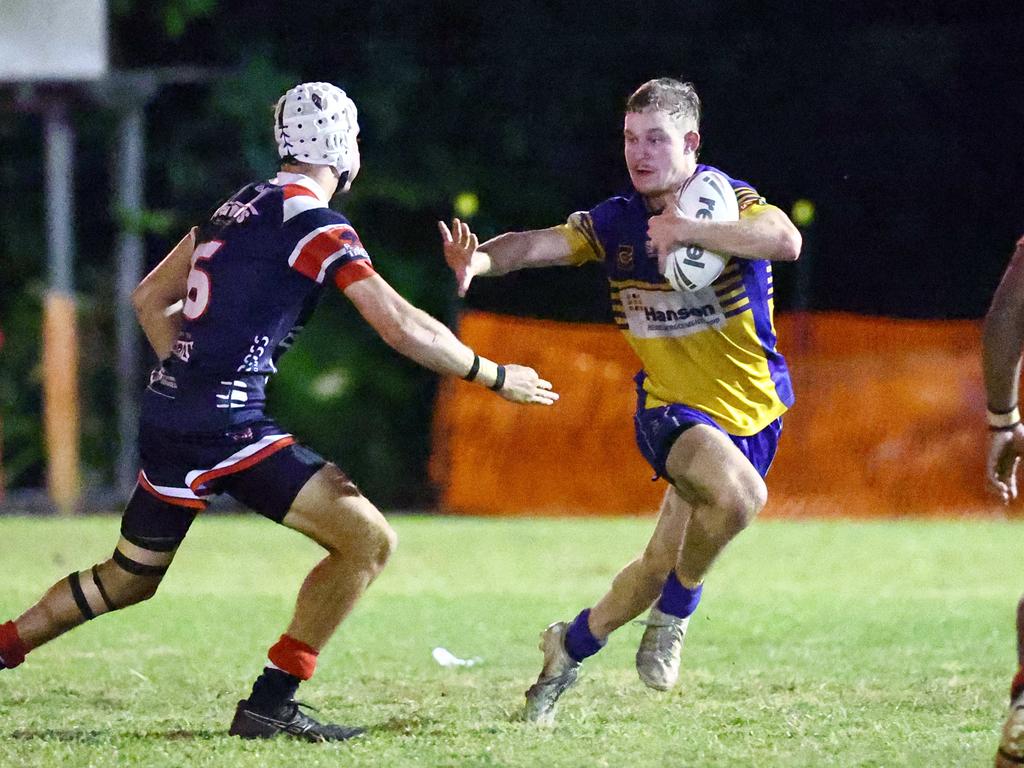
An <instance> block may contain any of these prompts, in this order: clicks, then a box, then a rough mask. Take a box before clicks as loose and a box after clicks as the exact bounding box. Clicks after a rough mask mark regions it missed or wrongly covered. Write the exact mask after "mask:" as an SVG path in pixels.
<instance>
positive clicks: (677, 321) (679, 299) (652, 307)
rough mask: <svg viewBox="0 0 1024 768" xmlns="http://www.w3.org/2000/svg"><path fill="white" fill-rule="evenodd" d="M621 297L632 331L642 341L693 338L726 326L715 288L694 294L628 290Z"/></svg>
mask: <svg viewBox="0 0 1024 768" xmlns="http://www.w3.org/2000/svg"><path fill="white" fill-rule="evenodd" d="M621 296H622V307H623V312H624V314H625V316H626V322H627V324H628V325H629V332H630V333H631V334H632V335H633V336H635V337H637V338H639V339H655V338H671V337H677V336H690V335H692V334H695V333H700V332H701V331H707V330H710V329H712V328H721V327H722V326H724V325H725V317H724V315H723V314H722V308H721V306H719V304H718V298H717V297H716V296H715V292H714V290H713V289H711V288H704V289H703V290H700V291H694V292H692V293H690V292H687V293H684V292H682V291H648V290H644V289H642V288H626V289H624V290H623V291H622V293H621Z"/></svg>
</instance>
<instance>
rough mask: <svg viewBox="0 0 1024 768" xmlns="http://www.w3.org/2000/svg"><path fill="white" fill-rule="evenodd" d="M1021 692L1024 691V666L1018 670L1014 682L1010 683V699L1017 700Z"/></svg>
mask: <svg viewBox="0 0 1024 768" xmlns="http://www.w3.org/2000/svg"><path fill="white" fill-rule="evenodd" d="M1021 693H1024V667H1021V668H1020V669H1018V670H1017V674H1016V675H1014V676H1013V682H1012V683H1010V701H1014V700H1016V698H1017V697H1018V696H1020V695H1021Z"/></svg>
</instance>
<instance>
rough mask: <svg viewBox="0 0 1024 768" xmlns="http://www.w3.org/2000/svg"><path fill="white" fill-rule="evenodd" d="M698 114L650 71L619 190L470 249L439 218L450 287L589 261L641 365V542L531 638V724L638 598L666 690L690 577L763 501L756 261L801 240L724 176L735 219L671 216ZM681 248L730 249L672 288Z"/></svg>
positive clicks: (690, 97) (767, 345)
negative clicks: (664, 484) (561, 218)
mask: <svg viewBox="0 0 1024 768" xmlns="http://www.w3.org/2000/svg"><path fill="white" fill-rule="evenodd" d="M699 124H700V101H699V99H698V97H697V94H696V92H695V91H694V89H693V86H692V85H690V84H689V83H682V82H679V81H677V80H672V79H669V78H662V79H658V80H651V81H649V82H647V83H645V84H644V85H642V86H640V88H638V89H637V90H636V91H635V92H634V93H633V94H632V95H631V96H630V98H629V100H628V102H627V105H626V114H625V126H624V133H623V135H624V140H625V159H626V166H627V169H628V171H629V176H630V180H631V181H632V184H633V190H632V192H631V194H628V195H625V196H621V197H613V198H610V199H608V200H606V201H604V202H602V203H601V204H599V205H598V206H596V207H595V208H593V209H591V210H590V211H582V212H578V213H574V214H572V216H570V217H569V220H568V222H567V223H566V224H562V225H559V226H555V227H551V228H549V229H542V230H534V231H528V232H509V233H506V234H503V235H499V236H498V237H495V238H493V239H492V240H489V241H488V242H486V243H483V244H482V245H479V244H478V242H477V239H476V236H475V235H474V234H473V233H472V232H470V230H469V228H468V227H467V226H466V224H465V223H464V222H460V221H458V220H454V221H453V222H452V227H451V229H449V228H448V227H447V226H446V225H445V224H444V223H439V228H440V230H441V235H442V240H443V242H444V248H445V257H446V259H447V261H448V264H449V266H450V267H451V268H452V269H453V271H454V272H455V276H456V279H457V282H458V286H459V291H460V293H463V294H464V293H465V291H466V289H467V288H468V287H469V284H470V281H471V280H472V279H473V278H474V277H477V276H486V275H502V274H505V273H507V272H511V271H513V270H517V269H524V268H528V267H547V266H557V265H578V264H583V263H585V262H588V261H598V262H602V263H603V264H604V268H605V270H606V273H607V277H608V283H609V288H610V292H611V302H612V310H613V314H614V316H615V322H616V324H617V326H618V327H619V328H620V329H621V330H622V331H623V333H624V334H625V336H626V339H627V340H628V341H629V343H630V345H631V346H632V347H633V349H634V351H635V352H636V353H637V356H638V357H639V358H640V360H641V362H642V364H643V369H642V370H641V371H640V373H638V374H637V376H636V388H637V400H638V402H637V409H636V416H635V425H636V438H637V443H638V445H639V448H640V450H641V452H642V453H643V455H644V456H645V457H646V459H647V460H648V461H649V462H650V464H651V466H652V467H653V468H654V471H655V473H656V475H657V476H660V477H663V478H665V479H666V480H667V481H668V483H669V485H668V488H667V489H666V492H665V496H664V500H663V502H662V505H661V511H660V514H659V516H658V520H657V524H656V526H655V529H654V533H653V535H652V536H651V539H650V542H649V543H648V544H647V546H646V548H645V549H644V551H643V552H642V553H641V554H640V555H639V556H638V557H637V558H636V559H635V560H633V561H632V562H631V563H629V564H628V565H627V566H626V567H625V568H623V569H622V570H621V571H620V572H619V574H618V575H617V576H616V577H615V579H614V580H613V581H612V585H611V589H610V590H609V591H608V593H607V594H605V595H604V597H602V598H601V599H600V600H599V601H598V602H597V603H595V604H594V605H593V606H592V607H591V608H588V609H585V610H583V611H582V612H580V614H579V615H578V616H576V618H575V619H573V620H571V621H568V622H556V623H554V624H552V625H551V626H549V627H548V628H547V629H546V630H545V631H544V632H543V633H542V634H541V650H543V652H544V665H543V669H542V671H541V673H540V677H539V678H538V680H537V682H536V683H535V684H534V685H533V686H532V687H531V688H530V689H529V690H528V691H527V693H526V699H527V701H526V719H527V720H530V721H533V722H538V723H550V722H553V718H554V713H555V706H556V703H557V701H558V698H559V696H561V694H562V693H563V692H564V691H565V690H566V689H567V688H569V687H570V686H571V685H572V684H573V683H574V682H575V681H576V676H577V673H578V669H579V666H580V662H582V661H583V660H584V659H585V658H587V657H588V656H591V655H593V654H595V653H597V652H598V650H600V648H601V647H602V646H603V645H604V644H605V641H606V640H607V638H608V635H609V634H610V633H611V632H612V631H613V630H615V629H616V628H618V627H620V626H622V625H623V624H625V623H626V622H628V621H629V620H631V619H633V618H635V617H636V616H638V615H640V614H641V613H642V612H643V611H645V610H647V609H648V608H650V613H649V615H648V617H647V619H646V621H645V622H644V623H645V624H646V630H645V631H644V635H643V639H642V640H641V643H640V647H639V650H638V651H637V654H636V665H637V672H638V673H639V675H640V677H641V679H642V680H643V681H644V683H646V684H647V685H648V686H650V687H652V688H655V689H659V690H667V689H669V688H671V687H672V686H673V685H674V684H675V683H676V680H677V679H678V675H679V663H680V652H681V650H682V645H683V638H684V636H685V633H686V628H687V623H688V622H689V617H690V616H691V615H692V614H693V612H694V610H695V609H696V607H697V603H698V602H699V600H700V596H701V589H702V583H703V580H704V576H705V574H706V573H707V571H708V569H709V567H710V566H711V564H712V562H713V561H714V559H715V558H716V557H717V556H718V554H719V553H720V552H721V551H722V549H723V548H724V547H725V546H726V545H727V544H728V543H729V541H731V540H732V538H733V537H734V536H736V535H737V534H738V533H739V532H740V531H742V530H743V529H744V528H745V527H746V526H747V525H748V524H749V523H750V521H751V520H752V519H753V518H754V516H755V515H757V513H758V512H759V511H760V510H761V508H762V507H763V506H764V504H765V500H766V496H767V490H766V488H765V483H764V479H763V478H764V476H765V474H766V473H767V471H768V467H769V465H770V464H771V462H772V458H773V457H774V455H775V450H776V447H777V443H778V438H779V432H780V430H781V426H782V421H781V417H782V414H783V413H784V412H785V411H786V410H787V408H788V407H789V406H790V404H791V403H792V401H793V393H792V387H791V385H790V379H789V374H788V372H787V369H786V363H785V360H784V359H783V358H782V355H780V354H779V353H778V352H777V351H776V349H775V330H774V324H773V320H772V313H773V300H772V296H773V293H772V271H771V263H770V262H771V261H792V260H794V259H796V258H797V256H798V255H799V252H800V245H801V238H800V233H799V231H798V230H797V229H796V227H795V226H793V224H792V223H791V222H790V221H789V219H788V218H787V217H786V215H785V214H784V213H783V212H782V211H781V210H779V209H778V208H776V207H774V206H771V205H768V204H766V202H765V200H764V199H763V198H762V197H761V196H760V195H758V193H757V192H755V191H754V189H753V188H752V187H751V186H750V185H748V184H747V183H746V182H742V181H735V180H734V181H732V182H731V183H732V186H733V189H734V191H735V194H736V198H737V202H738V206H739V209H740V218H739V221H736V222H722V221H709V220H697V219H689V218H686V217H684V216H683V215H682V214H681V212H680V210H679V209H678V207H677V205H676V202H677V200H678V195H679V192H680V189H681V188H682V185H683V184H684V182H686V180H687V179H689V178H690V177H691V176H692V175H693V174H694V173H695V172H697V171H698V170H703V169H704V168H707V167H708V166H702V165H698V164H697V150H698V147H699V145H700V134H699ZM681 244H686V245H699V246H703V247H704V248H706V249H708V250H711V251H714V252H716V253H724V254H729V255H730V256H731V258H730V260H729V262H728V263H727V265H726V267H725V269H724V271H723V272H722V274H721V275H720V276H719V277H718V278H717V279H716V280H715V281H714V282H713V283H712V284H711V285H710V286H709V287H707V288H705V289H702V290H700V291H696V292H692V293H689V292H686V293H684V292H680V291H673V290H672V289H671V286H669V284H668V282H667V281H666V279H665V278H664V276H663V275H662V272H663V269H662V266H661V265H660V263H659V259H663V258H664V256H665V254H666V253H667V252H669V251H670V250H672V249H674V248H675V247H677V246H679V245H681Z"/></svg>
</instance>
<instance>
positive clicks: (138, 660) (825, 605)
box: [0, 516, 1024, 768]
mask: <svg viewBox="0 0 1024 768" xmlns="http://www.w3.org/2000/svg"><path fill="white" fill-rule="evenodd" d="M393 522H394V524H395V526H396V528H397V529H398V532H399V536H400V540H401V541H400V544H399V550H398V553H397V554H396V556H395V558H394V559H393V560H392V563H391V564H390V566H389V567H388V569H387V570H386V571H385V573H384V574H383V575H382V576H381V578H380V580H379V581H378V582H377V584H375V585H374V587H373V588H372V589H371V591H370V593H369V594H368V595H367V597H366V599H365V600H364V602H363V603H362V604H361V605H360V606H359V607H358V609H357V610H356V613H355V614H354V615H353V616H352V618H351V619H350V620H349V621H348V622H347V623H346V624H345V625H343V627H342V628H341V630H340V632H339V634H338V636H337V637H335V639H334V640H333V642H332V643H331V645H329V646H328V648H327V649H326V650H325V651H324V652H323V654H322V655H321V663H320V669H319V671H318V673H317V676H316V678H315V679H314V680H313V681H311V682H310V683H308V684H306V685H305V686H304V687H303V690H302V691H301V694H302V696H301V697H303V698H306V699H308V700H310V701H312V702H314V703H316V704H317V705H318V706H320V707H321V708H322V711H323V712H324V713H325V714H328V715H330V716H331V717H332V718H335V719H337V720H338V721H340V722H353V723H362V724H367V725H369V727H370V734H369V736H368V737H367V738H365V739H362V740H359V741H357V742H353V743H348V744H340V745H309V744H301V743H295V742H290V741H272V742H261V743H248V742H241V741H238V740H234V739H230V738H228V737H226V736H225V735H224V734H225V729H226V725H227V722H228V720H229V719H230V716H231V713H232V710H233V707H234V703H235V701H236V700H237V699H238V698H240V697H241V695H243V694H244V693H245V692H246V691H247V688H248V686H249V685H250V683H251V680H252V678H253V676H254V675H255V673H256V672H257V671H258V670H259V669H260V667H261V665H262V662H263V659H264V654H265V652H266V648H267V646H268V645H269V644H270V643H271V642H273V641H274V640H275V639H276V638H277V636H278V634H279V633H280V632H281V630H282V628H283V626H284V624H285V623H286V621H287V619H288V616H289V614H290V610H291V598H292V595H293V594H294V592H295V590H296V588H297V586H298V584H299V582H300V581H301V579H302V577H303V576H304V575H305V572H306V570H307V569H308V567H309V566H310V565H311V564H312V563H313V562H314V560H315V558H316V557H317V556H318V552H317V549H316V548H315V547H314V546H312V545H310V544H309V543H308V542H306V541H304V540H303V539H301V537H299V536H297V535H295V534H293V533H290V532H287V531H283V530H279V529H277V528H276V527H275V526H273V525H271V524H270V523H267V522H266V521H263V520H261V519H258V518H255V517H253V518H232V517H217V516H211V517H209V518H208V519H203V520H200V521H199V522H198V523H197V524H196V526H195V527H194V528H193V532H192V533H191V534H190V536H189V539H188V540H187V542H186V543H185V544H184V545H183V547H182V549H181V550H180V552H179V555H178V558H177V561H176V563H175V566H174V568H173V569H172V570H171V572H170V574H169V575H168V577H167V579H166V581H165V583H164V585H163V586H162V588H161V593H160V594H159V595H158V596H157V597H156V598H155V599H154V600H153V601H150V602H149V603H147V604H144V605H142V606H139V607H137V608H134V609H132V610H129V611H126V612H123V613H120V614H117V615H114V616H106V617H103V618H101V619H99V620H97V621H95V622H92V623H91V624H89V625H87V626H85V627H84V628H82V629H80V630H78V631H76V632H73V633H72V634H70V635H67V636H65V637H62V638H60V639H58V640H56V641H55V642H53V643H51V644H50V645H48V646H45V647H44V648H42V649H40V650H38V651H36V652H35V653H33V654H32V655H31V656H30V658H29V660H28V663H26V664H25V665H24V666H23V667H21V668H19V669H18V670H16V671H14V672H7V671H5V672H0V766H5V767H6V766H23V765H24V766H48V767H49V766H61V768H73V767H76V766H108V765H125V766H127V765H131V766H135V765H138V766H184V765H187V766H231V767H232V768H234V767H235V766H260V767H261V768H263V767H265V766H275V767H276V766H303V767H304V768H305V767H307V766H340V765H343V766H406V765H408V766H459V767H461V766H580V765H587V766H622V765H628V766H632V767H636V766H736V765H742V766H758V767H759V768H765V767H768V766H785V768H794V767H796V766H814V767H815V768H820V767H821V766H844V767H852V766H969V765H985V764H989V761H990V759H991V754H992V752H993V749H994V746H995V743H996V741H997V733H998V729H999V725H1000V722H1001V720H1002V716H1003V711H1004V706H1005V703H1006V688H1007V685H1008V682H1009V677H1010V675H1011V673H1012V671H1013V665H1014V632H1013V615H1014V609H1015V605H1016V600H1017V596H1018V592H1019V591H1020V590H1021V588H1024V577H1022V574H1021V571H1020V567H1019V563H1020V553H1021V552H1022V551H1024V526H1021V525H1018V524H1013V523H998V522H992V523H983V522H970V523H955V522H939V523H935V522H927V523H912V522H908V523H892V522H887V523H871V524H863V523H860V524H858V523H844V522H828V523H789V522H787V523H782V522H761V523H758V524H756V525H755V526H754V527H753V528H751V529H750V530H749V531H747V532H746V533H744V534H743V536H741V537H740V538H739V539H738V540H737V541H736V542H735V543H734V544H733V546H732V547H731V548H730V549H729V550H728V552H727V553H726V554H725V556H724V557H723V558H722V560H721V561H720V562H719V563H718V565H717V566H716V568H715V569H714V571H713V572H712V574H711V577H710V578H709V579H708V587H707V589H706V591H705V594H706V597H705V599H704V602H703V604H702V606H701V608H700V610H699V612H698V614H697V616H696V618H695V620H694V622H693V623H692V624H691V631H690V634H689V636H688V638H687V648H686V651H685V653H684V677H683V681H682V685H681V686H680V687H679V688H678V689H677V690H675V691H673V692H671V693H668V694H658V693H655V692H653V691H649V690H647V689H646V688H644V686H643V685H642V684H641V683H640V682H639V680H638V679H637V677H636V673H635V671H634V669H633V652H634V651H635V647H636V643H637V641H638V640H639V636H640V632H641V630H640V628H639V627H636V626H626V627H624V628H622V629H621V630H619V631H618V632H617V633H616V634H615V635H613V637H612V639H611V641H610V642H609V644H608V647H607V648H606V649H605V650H604V651H602V652H601V654H599V655H598V656H597V657H595V658H594V659H592V660H590V661H588V662H587V663H586V664H585V668H584V674H583V676H582V678H581V681H580V684H579V685H578V686H577V688H576V689H574V690H572V691H570V692H569V693H568V694H566V696H565V698H564V699H563V705H562V708H561V712H560V717H559V722H558V725H557V726H556V727H555V728H554V729H551V730H543V729H536V728H533V727H529V726H527V725H525V724H522V723H519V722H516V721H515V719H514V718H515V715H516V713H517V712H518V710H519V707H520V705H521V703H522V692H523V690H524V689H525V688H526V687H527V685H528V684H529V683H530V682H531V681H532V679H533V678H534V677H535V675H536V673H537V671H538V668H539V662H540V653H539V651H538V650H537V649H536V643H537V634H538V632H539V631H540V630H541V629H542V628H543V627H544V626H545V625H546V624H547V623H549V622H550V621H552V620H555V619H559V618H567V617H570V616H572V615H574V614H575V613H576V612H577V611H579V610H580V609H581V608H582V607H584V606H586V605H589V604H591V603H592V602H593V601H594V600H595V599H596V598H597V597H599V596H600V595H601V594H602V592H603V591H604V589H605V588H606V586H607V584H608V582H609V580H610V579H611V577H612V575H613V574H614V573H615V572H616V570H617V569H618V568H619V567H620V566H621V565H622V564H624V563H625V562H626V561H627V560H628V559H629V558H630V557H631V556H632V554H633V553H634V552H636V551H638V550H639V548H640V547H641V546H642V544H643V543H644V541H645V540H646V537H647V535H648V534H649V532H650V529H651V527H652V521H650V520H637V519H622V520H610V521H609V520H593V521H591V520H579V521H577V520H512V521H505V520H496V521H490V520H472V519H445V518H434V517H422V518H421V517H398V518H395V519H394V521H393ZM116 536H117V522H116V520H115V519H114V518H87V519H81V520H67V521H65V520H53V519H29V518H11V517H7V518H0V574H2V580H0V584H2V588H0V620H4V619H6V618H7V617H9V616H11V615H12V614H15V613H17V612H19V611H20V610H21V609H23V608H24V607H25V606H26V605H27V604H28V603H29V602H31V601H32V600H34V599H35V598H36V597H37V596H38V595H39V594H40V593H41V592H42V590H43V589H45V588H46V587H48V586H49V584H50V583H52V582H53V581H55V580H56V579H58V578H60V577H62V576H64V575H66V574H67V573H68V572H70V571H71V570H74V569H78V568H82V567H85V566H86V565H87V564H89V563H91V562H94V561H97V560H101V559H103V558H104V557H106V555H107V554H108V553H109V551H110V550H111V548H112V546H113V543H114V541H115V539H116ZM438 645H441V646H444V647H446V648H448V649H449V650H451V651H452V652H453V653H455V654H456V655H458V656H464V657H470V656H480V657H482V658H483V662H482V664H480V665H479V666H476V667H472V668H464V669H444V668H441V667H439V666H438V665H436V664H435V663H434V661H433V660H432V659H431V656H430V652H431V649H432V648H433V647H434V646H438Z"/></svg>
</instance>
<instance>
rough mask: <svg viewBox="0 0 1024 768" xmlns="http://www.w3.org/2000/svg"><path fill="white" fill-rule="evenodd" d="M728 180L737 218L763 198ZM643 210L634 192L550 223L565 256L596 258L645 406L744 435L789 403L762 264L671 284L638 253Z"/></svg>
mask: <svg viewBox="0 0 1024 768" xmlns="http://www.w3.org/2000/svg"><path fill="white" fill-rule="evenodd" d="M704 170H716V171H717V170H718V169H717V168H711V167H710V166H706V165H700V166H698V167H697V172H698V173H700V172H702V171H704ZM718 172H719V173H721V171H718ZM723 175H726V176H728V175H727V174H723ZM730 181H731V183H732V187H733V190H734V191H735V193H736V198H737V201H738V203H739V208H740V216H741V217H742V216H744V215H750V213H751V212H753V211H756V210H757V206H761V205H765V201H764V198H762V197H761V196H760V195H758V193H757V192H756V191H755V190H754V189H753V188H752V187H751V186H750V185H749V184H747V183H746V182H743V181H737V180H735V179H730ZM650 215H651V213H650V211H648V210H647V207H646V205H645V203H644V199H643V197H641V196H640V195H639V194H637V193H634V194H632V195H629V196H623V197H612V198H609V199H608V200H605V201H604V202H603V203H601V204H599V205H598V206H596V207H595V208H592V209H591V210H590V211H579V212H577V213H574V214H572V216H570V217H569V220H568V222H567V223H566V224H564V225H562V227H560V229H561V231H562V232H563V233H564V234H565V236H566V238H567V239H568V240H569V243H570V245H571V246H572V261H573V263H575V264H583V263H585V262H588V261H601V262H603V263H604V266H605V270H606V273H607V275H608V285H609V289H610V292H611V302H612V313H613V315H614V317H615V323H616V325H617V326H618V327H619V328H620V329H621V330H622V332H623V333H624V334H625V335H626V339H627V340H628V341H629V344H630V346H632V347H633V349H634V351H635V352H636V353H637V355H638V356H639V357H640V360H641V361H642V363H643V367H644V372H645V373H646V379H645V380H644V385H643V386H644V389H645V390H646V391H647V393H648V397H647V406H648V407H657V406H660V405H665V404H666V403H682V404H684V405H688V406H690V407H692V408H697V409H699V410H701V411H704V412H705V413H707V414H708V415H709V416H711V417H712V418H713V419H715V421H716V422H718V424H720V425H721V426H722V428H723V429H725V430H726V431H727V432H728V433H730V434H733V435H739V436H746V435H753V434H755V433H757V432H759V431H761V430H762V429H764V428H765V427H766V426H767V425H768V424H770V423H771V422H772V421H774V420H775V419H777V418H778V417H779V416H780V415H782V414H783V413H784V412H785V411H786V409H787V408H788V407H789V406H790V405H792V403H793V387H792V384H791V382H790V378H789V371H788V370H787V368H786V361H785V359H784V358H783V357H782V355H781V354H779V352H778V351H777V350H776V349H775V342H776V339H775V324H774V320H773V308H774V303H773V300H772V296H773V292H772V267H771V262H769V261H767V260H752V259H741V258H737V257H734V258H732V259H730V260H729V261H728V262H727V263H726V266H725V269H724V270H723V271H722V274H721V275H719V277H718V279H717V280H715V281H714V282H713V283H712V284H711V285H709V286H708V287H707V288H704V289H702V290H700V291H694V292H692V293H691V292H682V291H676V290H673V288H672V287H671V286H670V285H669V283H668V281H667V280H666V279H665V278H664V277H663V276H662V275H661V274H660V273H659V272H658V260H657V257H656V256H655V255H654V253H648V251H647V219H648V218H649V217H650Z"/></svg>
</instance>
